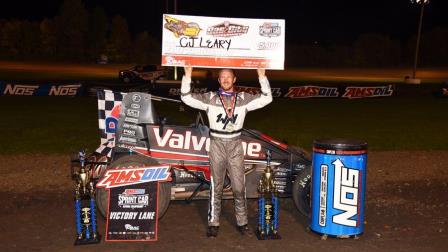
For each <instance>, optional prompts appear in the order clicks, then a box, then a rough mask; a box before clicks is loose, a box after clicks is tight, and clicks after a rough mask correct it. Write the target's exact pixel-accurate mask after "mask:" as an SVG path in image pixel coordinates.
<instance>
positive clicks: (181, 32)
mask: <svg viewBox="0 0 448 252" xmlns="http://www.w3.org/2000/svg"><path fill="white" fill-rule="evenodd" d="M165 21H166V23H165V25H164V26H163V27H165V29H167V30H169V31H171V32H172V33H173V34H174V36H175V37H176V38H178V37H180V36H187V37H196V36H198V34H199V32H200V31H201V28H200V27H199V25H198V24H197V23H194V22H190V23H187V22H185V21H182V20H179V19H176V18H173V17H170V16H168V15H165Z"/></svg>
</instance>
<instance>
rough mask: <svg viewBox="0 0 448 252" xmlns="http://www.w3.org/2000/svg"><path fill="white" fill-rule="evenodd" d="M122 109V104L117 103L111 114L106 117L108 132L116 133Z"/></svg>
mask: <svg viewBox="0 0 448 252" xmlns="http://www.w3.org/2000/svg"><path fill="white" fill-rule="evenodd" d="M120 110H121V105H117V106H115V107H114V108H113V109H112V111H111V112H110V115H109V116H108V117H106V122H105V123H106V133H110V134H115V132H117V128H118V118H119V117H120Z"/></svg>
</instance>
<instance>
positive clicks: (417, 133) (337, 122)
mask: <svg viewBox="0 0 448 252" xmlns="http://www.w3.org/2000/svg"><path fill="white" fill-rule="evenodd" d="M155 104H156V110H157V112H158V114H159V115H162V116H166V117H168V123H170V124H171V123H180V124H184V125H188V124H191V123H193V122H194V121H195V118H196V112H195V111H194V110H192V109H187V111H186V112H179V109H178V108H179V107H178V105H177V104H173V103H167V102H162V103H160V102H156V103H155ZM0 107H1V108H2V116H3V119H2V120H1V121H0V132H2V139H1V140H0V153H2V154H17V153H74V152H76V151H78V150H79V149H80V148H83V147H87V148H88V149H89V150H94V149H95V148H96V147H97V146H98V145H99V142H100V140H99V135H98V121H97V104H96V99H94V98H89V97H75V98H67V97H1V98H0ZM447 108H448V99H437V98H432V97H425V98H421V97H419V98H416V97H409V98H407V97H405V98H398V97H394V98H379V99H356V100H345V99H297V100H290V99H288V100H287V99H276V100H275V101H274V103H272V104H271V105H269V106H268V107H266V108H264V109H262V110H258V111H254V112H251V113H249V114H248V116H247V120H246V124H245V127H246V128H252V129H257V130H260V131H262V132H264V133H266V134H268V135H271V136H272V137H274V138H276V139H279V140H284V141H286V142H288V143H289V144H293V145H298V146H301V147H304V148H306V149H310V148H311V146H312V142H313V140H314V139H317V138H334V137H343V138H357V139H361V140H365V141H367V142H368V144H369V149H371V150H447V149H448V134H447V133H446V130H447V129H448V117H447V116H446V114H447Z"/></svg>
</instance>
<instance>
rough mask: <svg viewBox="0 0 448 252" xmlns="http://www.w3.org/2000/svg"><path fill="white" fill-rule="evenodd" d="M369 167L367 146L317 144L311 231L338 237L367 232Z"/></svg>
mask: <svg viewBox="0 0 448 252" xmlns="http://www.w3.org/2000/svg"><path fill="white" fill-rule="evenodd" d="M366 163H367V143H365V142H361V141H357V140H347V139H322V140H315V141H314V146H313V170H312V196H311V224H310V228H311V230H313V231H315V232H317V233H321V234H325V235H331V236H337V237H338V236H351V235H358V234H361V233H363V232H364V194H365V188H366V187H365V184H366Z"/></svg>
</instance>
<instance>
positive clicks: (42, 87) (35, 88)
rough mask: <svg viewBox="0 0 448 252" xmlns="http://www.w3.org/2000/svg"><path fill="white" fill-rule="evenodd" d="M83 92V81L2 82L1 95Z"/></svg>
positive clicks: (43, 94) (46, 94) (53, 94)
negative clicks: (55, 82) (50, 82)
mask: <svg viewBox="0 0 448 252" xmlns="http://www.w3.org/2000/svg"><path fill="white" fill-rule="evenodd" d="M82 93H83V85H82V84H81V83H67V84H21V83H3V82H0V95H20V96H77V95H81V94H82Z"/></svg>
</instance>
